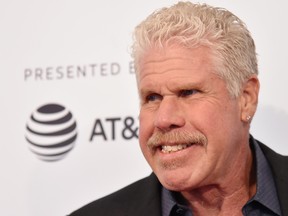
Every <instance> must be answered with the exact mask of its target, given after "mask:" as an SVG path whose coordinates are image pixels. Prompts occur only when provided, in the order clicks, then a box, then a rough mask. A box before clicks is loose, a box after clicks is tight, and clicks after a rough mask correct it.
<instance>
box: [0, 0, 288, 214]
mask: <svg viewBox="0 0 288 216" xmlns="http://www.w3.org/2000/svg"><path fill="white" fill-rule="evenodd" d="M175 2H176V1H172V0H166V1H164V0H158V1H154V0H122V1H112V0H105V1H95V0H94V1H92V0H90V1H89V0H81V1H80V0H79V1H77V0H71V1H65V0H49V1H36V0H25V1H21V0H9V1H8V0H7V1H4V0H0V31H1V32H0V76H1V77H0V99H1V105H0V133H1V143H0V172H1V177H0V215H5V216H10V215H11V216H14V215H23V216H39V215H41V216H51V215H53V216H63V215H67V214H68V213H70V212H71V211H73V210H75V209H76V208H79V207H80V206H82V205H84V204H86V203H88V202H90V201H92V200H94V199H96V198H99V197H101V196H103V195H106V194H108V193H111V192H113V191H115V190H117V189H119V188H121V187H123V186H125V185H127V184H129V183H131V182H133V181H135V180H137V179H139V178H142V177H144V176H146V175H148V174H149V173H150V168H149V167H148V165H147V164H146V162H145V160H144V158H143V156H142V154H141V152H140V149H139V147H138V140H137V138H135V137H133V131H137V127H138V118H137V116H138V98H137V91H136V83H135V80H134V78H135V77H134V74H133V70H132V69H131V65H130V62H131V58H130V56H129V47H130V45H131V33H132V31H133V28H134V26H135V25H136V24H138V23H139V22H140V21H141V20H142V19H144V18H145V17H146V16H147V15H148V14H150V13H151V12H152V11H154V10H155V9H157V8H159V7H162V6H167V5H171V4H172V3H175ZM200 2H203V1H200ZM205 2H206V3H208V4H212V5H216V6H221V7H225V8H227V9H229V10H231V11H232V12H234V13H235V14H237V15H238V16H239V17H240V18H241V19H243V20H244V22H245V23H246V24H247V26H248V28H249V29H250V31H251V33H252V35H253V37H254V39H255V42H256V46H257V52H258V54H259V68H260V80H261V93H260V104H259V108H258V113H257V115H256V117H255V119H254V121H253V123H252V134H253V135H254V136H255V137H256V138H258V139H259V140H261V141H263V142H264V143H266V144H267V145H268V146H270V147H271V148H273V149H275V150H276V151H277V152H280V153H282V154H288V147H287V145H286V134H287V132H286V130H287V128H288V102H287V99H286V92H287V88H288V87H287V83H288V74H287V69H286V68H287V66H286V65H287V60H286V58H287V54H286V53H287V50H288V42H287V38H288V29H287V20H288V14H287V12H286V8H287V4H288V3H287V1H285V0H275V1H272V2H271V1H261V0H254V1H249V2H248V1H241V0H234V1H229V0H207V1H205ZM47 104H59V105H61V106H63V107H65V108H66V109H67V110H68V111H70V112H71V114H72V115H73V119H74V120H75V122H76V123H77V128H76V133H77V139H76V141H75V144H74V148H73V149H72V150H71V151H70V152H69V153H68V154H67V156H66V157H65V158H62V159H61V160H58V161H55V162H46V161H42V160H40V159H38V158H37V157H36V155H35V154H34V153H33V152H31V151H30V150H29V147H30V146H31V145H29V143H28V142H27V140H26V139H25V136H26V135H27V133H28V131H27V129H26V125H27V124H28V123H29V119H30V116H31V114H32V113H35V112H36V110H37V109H38V108H39V107H41V106H44V105H47ZM42 117H43V116H42ZM44 117H45V116H44ZM44 117H43V118H44ZM133 121H134V122H133ZM44 129H45V128H44ZM46 129H47V127H46ZM105 138H106V140H105Z"/></svg>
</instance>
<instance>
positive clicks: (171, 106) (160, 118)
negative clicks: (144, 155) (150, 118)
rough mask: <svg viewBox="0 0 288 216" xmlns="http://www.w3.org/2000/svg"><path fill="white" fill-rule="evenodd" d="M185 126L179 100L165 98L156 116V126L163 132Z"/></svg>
mask: <svg viewBox="0 0 288 216" xmlns="http://www.w3.org/2000/svg"><path fill="white" fill-rule="evenodd" d="M184 125H185V118H184V116H183V111H182V110H181V105H180V104H179V102H178V101H177V98H174V97H165V98H163V99H162V101H161V103H160V105H159V107H158V110H157V112H156V115H155V119H154V126H155V127H156V128H158V129H159V130H161V131H170V130H172V129H174V128H180V127H182V126H184Z"/></svg>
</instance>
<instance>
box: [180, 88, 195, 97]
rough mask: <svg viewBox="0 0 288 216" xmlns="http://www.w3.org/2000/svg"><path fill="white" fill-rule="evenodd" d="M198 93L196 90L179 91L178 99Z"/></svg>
mask: <svg viewBox="0 0 288 216" xmlns="http://www.w3.org/2000/svg"><path fill="white" fill-rule="evenodd" d="M198 92H199V91H198V90H196V89H187V90H181V91H180V93H179V96H180V97H187V96H189V95H193V94H196V93H198Z"/></svg>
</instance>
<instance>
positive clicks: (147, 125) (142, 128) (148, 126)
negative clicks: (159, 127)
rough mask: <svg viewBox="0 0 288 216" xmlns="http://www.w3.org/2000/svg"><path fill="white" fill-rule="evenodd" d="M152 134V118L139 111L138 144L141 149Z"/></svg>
mask: <svg viewBox="0 0 288 216" xmlns="http://www.w3.org/2000/svg"><path fill="white" fill-rule="evenodd" d="M152 133H153V118H152V117H151V115H148V114H147V113H146V112H143V111H141V112H140V116H139V142H140V145H141V148H143V147H144V146H146V143H147V140H148V139H149V138H150V136H151V135H152Z"/></svg>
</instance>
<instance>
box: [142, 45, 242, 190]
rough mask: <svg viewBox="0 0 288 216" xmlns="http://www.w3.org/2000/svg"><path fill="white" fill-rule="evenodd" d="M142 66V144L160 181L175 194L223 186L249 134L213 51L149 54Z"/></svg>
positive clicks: (168, 49)
mask: <svg viewBox="0 0 288 216" xmlns="http://www.w3.org/2000/svg"><path fill="white" fill-rule="evenodd" d="M139 66H140V74H139V91H140V97H141V110H140V137H139V140H140V146H141V149H142V152H143V154H144V156H145V158H146V160H147V161H148V163H149V165H150V166H151V168H152V169H153V171H154V172H155V174H156V175H157V177H158V179H159V180H160V182H161V183H162V184H163V185H164V186H165V187H166V188H168V189H171V190H176V191H186V190H191V189H194V188H197V187H200V186H204V185H210V184H220V183H221V181H223V180H225V177H227V176H228V175H229V173H230V171H232V169H234V168H235V165H236V164H237V163H239V161H240V160H244V159H243V158H241V157H240V155H241V150H242V148H244V147H243V146H245V144H247V131H246V130H245V129H243V123H242V122H241V105H240V104H241V103H240V99H238V98H236V99H235V98H234V99H233V98H232V97H231V96H230V95H229V93H228V91H227V88H226V84H225V81H224V80H222V79H220V78H219V77H218V76H217V75H216V74H215V71H214V67H213V62H212V60H211V58H210V53H209V49H207V48H204V47H200V48H197V49H194V50H188V49H184V48H175V47H174V48H166V49H165V51H161V52H157V51H156V50H150V51H149V52H148V53H147V54H146V55H145V56H143V58H142V61H141V62H140V65H139ZM226 179H227V178H226Z"/></svg>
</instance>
